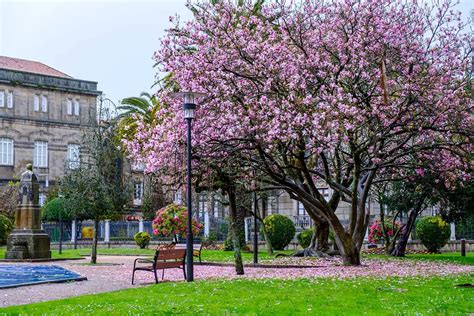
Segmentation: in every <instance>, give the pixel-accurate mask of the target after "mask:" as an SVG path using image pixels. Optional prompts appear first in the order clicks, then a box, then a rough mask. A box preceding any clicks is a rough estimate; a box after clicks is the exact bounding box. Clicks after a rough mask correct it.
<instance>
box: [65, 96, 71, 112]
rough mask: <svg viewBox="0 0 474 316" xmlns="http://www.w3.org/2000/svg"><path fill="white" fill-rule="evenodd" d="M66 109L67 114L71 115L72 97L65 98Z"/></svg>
mask: <svg viewBox="0 0 474 316" xmlns="http://www.w3.org/2000/svg"><path fill="white" fill-rule="evenodd" d="M66 111H67V115H72V99H67V102H66Z"/></svg>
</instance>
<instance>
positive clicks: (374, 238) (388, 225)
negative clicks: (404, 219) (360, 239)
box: [369, 220, 403, 243]
mask: <svg viewBox="0 0 474 316" xmlns="http://www.w3.org/2000/svg"><path fill="white" fill-rule="evenodd" d="M381 224H382V222H381V221H380V220H376V221H375V222H374V223H373V224H372V226H370V231H369V242H371V243H377V242H379V241H381V240H383V239H384V235H383V230H382V225H381ZM402 226H403V224H402V223H400V222H395V224H392V221H391V220H385V223H384V228H385V232H386V233H387V235H388V237H389V238H392V237H393V236H394V235H395V233H396V232H397V231H398V230H399V229H400V228H401V227H402Z"/></svg>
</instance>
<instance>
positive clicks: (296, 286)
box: [0, 275, 474, 315]
mask: <svg viewBox="0 0 474 316" xmlns="http://www.w3.org/2000/svg"><path fill="white" fill-rule="evenodd" d="M472 282H474V275H470V276H468V275H465V276H456V277H432V278H421V277H418V278H386V279H373V278H355V279H351V280H335V279H296V280H245V279H241V280H234V281H208V282H203V281H199V282H194V283H185V282H179V283H162V284H158V285H151V286H147V287H140V288H134V289H128V290H122V291H116V292H109V293H104V294H96V295H86V296H79V297H74V298H68V299H63V300H57V301H52V302H44V303H36V304H29V305H23V306H13V307H9V308H5V309H0V314H14V315H18V314H22V315H25V314H35V315H37V314H43V315H46V314H47V315H49V314H62V315H79V314H81V315H123V314H127V313H128V314H142V315H143V314H147V315H149V314H166V315H169V314H222V315H231V314H246V315H248V314H250V315H256V314H258V315H271V314H273V315H295V314H301V315H303V314H331V315H361V314H369V315H394V314H397V315H398V314H403V315H414V314H416V315H433V314H435V315H436V314H443V315H452V314H459V315H466V314H469V313H472V312H474V289H472V288H458V287H456V286H455V285H457V284H463V283H472Z"/></svg>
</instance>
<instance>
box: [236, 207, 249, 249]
mask: <svg viewBox="0 0 474 316" xmlns="http://www.w3.org/2000/svg"><path fill="white" fill-rule="evenodd" d="M235 225H236V233H237V237H238V238H239V244H240V247H241V248H243V247H245V246H246V244H247V243H246V240H245V208H243V207H242V206H240V205H239V206H237V205H236V211H235Z"/></svg>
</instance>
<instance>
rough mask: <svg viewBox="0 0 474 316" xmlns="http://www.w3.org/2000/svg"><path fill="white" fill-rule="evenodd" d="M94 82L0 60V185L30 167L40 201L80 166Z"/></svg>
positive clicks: (37, 64)
mask: <svg viewBox="0 0 474 316" xmlns="http://www.w3.org/2000/svg"><path fill="white" fill-rule="evenodd" d="M100 94H101V92H100V91H98V90H97V82H94V81H86V80H79V79H75V78H72V77H71V76H69V75H67V74H65V73H63V72H61V71H58V70H56V69H54V68H51V67H49V66H47V65H45V64H42V63H40V62H36V61H30V60H23V59H18V58H11V57H4V56H0V185H2V184H5V183H7V182H8V181H9V180H12V179H14V177H15V176H18V175H19V174H20V173H21V172H22V171H23V169H24V168H25V166H26V164H27V163H32V164H33V167H34V172H35V173H37V174H38V175H39V180H40V202H42V201H44V199H45V197H46V191H47V188H48V187H49V186H52V185H54V184H55V183H56V182H57V181H58V179H59V177H61V176H62V175H63V174H64V171H65V169H66V168H75V167H76V166H77V165H78V164H79V161H80V154H81V148H80V145H79V144H80V143H81V141H82V137H83V130H84V128H86V127H87V126H89V125H91V123H92V122H93V121H92V120H95V119H96V105H97V97H98V96H99V95H100Z"/></svg>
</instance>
